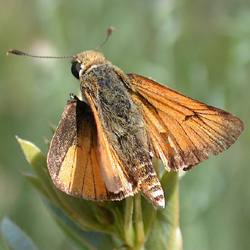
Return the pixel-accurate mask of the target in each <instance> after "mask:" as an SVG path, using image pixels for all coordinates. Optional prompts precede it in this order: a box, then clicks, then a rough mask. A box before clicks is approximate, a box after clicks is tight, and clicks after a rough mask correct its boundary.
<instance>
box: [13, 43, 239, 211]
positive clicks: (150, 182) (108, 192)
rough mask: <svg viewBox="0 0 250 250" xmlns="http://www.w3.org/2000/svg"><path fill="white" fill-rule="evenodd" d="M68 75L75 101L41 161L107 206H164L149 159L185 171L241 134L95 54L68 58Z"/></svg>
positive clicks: (230, 123) (70, 187)
mask: <svg viewBox="0 0 250 250" xmlns="http://www.w3.org/2000/svg"><path fill="white" fill-rule="evenodd" d="M106 40H107V39H106ZM9 53H14V54H19V55H28V54H25V53H23V52H20V51H16V50H9ZM28 56H30V55H28ZM35 57H37V56H35ZM71 71H72V73H73V75H74V76H75V77H76V78H77V79H79V81H80V88H81V92H82V97H83V100H80V99H79V98H77V97H76V96H75V95H73V94H71V95H70V97H71V100H70V101H69V102H68V103H67V104H66V107H65V109H64V112H63V114H62V118H61V121H60V122H59V125H58V127H57V129H56V131H55V133H54V136H53V138H52V141H51V144H50V149H49V152H48V156H47V165H48V169H49V172H50V175H51V178H52V181H53V182H54V184H55V186H56V187H57V188H59V189H60V190H62V191H63V192H65V193H67V194H69V195H72V196H76V197H80V198H83V199H87V200H92V201H106V200H111V201H113V200H122V199H124V198H126V197H128V196H133V195H134V194H135V193H137V192H139V191H140V192H141V194H142V195H143V196H144V197H145V198H146V199H147V200H148V201H149V202H151V203H152V205H153V206H154V207H155V208H156V209H157V208H164V206H165V199H164V192H163V189H162V186H161V183H160V181H159V178H158V177H157V174H156V171H155V170H154V167H153V163H152V159H153V157H156V158H158V159H160V160H162V162H163V165H164V167H165V169H166V170H167V171H171V170H175V171H177V170H180V169H182V170H189V169H192V168H193V167H194V166H196V165H198V164H199V163H200V162H202V161H204V160H206V159H208V158H209V154H210V153H213V154H214V155H217V154H219V153H221V152H223V151H224V150H225V149H227V148H229V147H230V146H231V145H232V144H233V143H234V142H235V141H236V140H237V138H238V137H239V135H240V134H241V133H242V131H243V130H244V124H243V122H242V121H241V120H240V119H239V118H237V117H236V116H234V115H232V114H230V113H228V112H226V111H224V110H221V109H218V108H215V107H212V106H209V105H206V104H204V103H202V102H199V101H196V100H193V99H191V98H189V97H186V96H185V95H183V94H180V93H178V92H176V91H174V90H171V89H170V88H168V87H166V86H164V85H162V84H159V83H158V82H156V81H153V80H151V79H149V78H146V77H143V76H139V75H136V74H125V73H123V72H122V71H121V70H120V69H119V68H118V67H116V66H114V65H112V63H111V62H109V61H107V60H106V59H105V58H104V55H103V54H102V53H100V52H97V51H96V50H95V51H85V52H82V53H80V54H78V55H76V56H73V60H72V67H71Z"/></svg>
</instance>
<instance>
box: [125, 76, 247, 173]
mask: <svg viewBox="0 0 250 250" xmlns="http://www.w3.org/2000/svg"><path fill="white" fill-rule="evenodd" d="M128 76H129V78H130V79H131V81H132V85H133V88H134V89H135V90H136V92H138V93H139V94H140V95H138V93H136V92H133V93H132V97H133V99H134V101H135V102H136V104H137V106H138V108H139V109H140V111H141V113H142V114H143V116H144V119H145V123H146V124H145V126H147V130H148V131H149V132H150V133H149V134H150V138H151V141H152V144H153V148H154V151H155V156H156V157H157V158H160V159H161V160H162V161H163V163H164V166H165V168H166V170H168V171H169V170H170V169H175V170H178V169H184V170H188V169H191V168H192V167H193V166H195V165H197V164H199V163H200V162H201V161H204V160H206V159H208V158H209V154H210V153H213V154H214V155H217V154H219V153H221V152H222V151H224V150H225V149H226V148H229V147H230V146H231V145H232V144H233V143H234V142H235V141H236V140H237V138H238V137H239V135H240V134H241V132H242V131H243V130H244V124H243V122H242V121H241V120H240V119H238V118H237V117H235V116H234V115H232V114H230V113H228V112H226V111H224V110H221V109H218V108H214V107H212V106H208V105H206V104H204V103H201V102H198V101H195V100H193V99H191V98H188V97H186V96H184V95H182V94H180V93H178V92H176V91H173V90H171V89H169V88H167V87H165V86H163V85H161V84H159V83H157V82H155V81H153V80H150V79H148V78H145V77H142V76H138V75H135V74H129V75H128Z"/></svg>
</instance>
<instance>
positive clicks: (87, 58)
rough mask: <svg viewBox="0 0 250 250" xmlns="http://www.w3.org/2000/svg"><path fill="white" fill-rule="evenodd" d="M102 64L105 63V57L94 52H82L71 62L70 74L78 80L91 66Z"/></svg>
mask: <svg viewBox="0 0 250 250" xmlns="http://www.w3.org/2000/svg"><path fill="white" fill-rule="evenodd" d="M103 62H105V57H104V55H103V54H102V53H100V52H97V51H94V50H88V51H84V52H82V53H80V54H78V55H76V56H75V58H74V59H73V60H72V62H71V63H72V66H71V72H72V74H73V75H74V76H75V77H76V78H77V79H79V78H80V76H81V75H82V74H83V73H84V72H85V71H86V70H88V69H89V68H90V67H91V66H93V65H98V64H102V63H103Z"/></svg>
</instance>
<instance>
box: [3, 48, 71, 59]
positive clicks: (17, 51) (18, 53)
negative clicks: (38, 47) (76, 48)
mask: <svg viewBox="0 0 250 250" xmlns="http://www.w3.org/2000/svg"><path fill="white" fill-rule="evenodd" d="M10 53H11V54H15V55H19V56H28V57H35V58H75V56H35V55H30V54H27V53H24V52H22V51H20V50H16V49H9V50H8V51H7V55H9V54H10Z"/></svg>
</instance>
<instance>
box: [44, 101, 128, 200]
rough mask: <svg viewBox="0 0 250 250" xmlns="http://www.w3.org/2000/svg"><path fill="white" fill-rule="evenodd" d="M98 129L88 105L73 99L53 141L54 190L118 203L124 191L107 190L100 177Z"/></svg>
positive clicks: (50, 164) (51, 169) (50, 165)
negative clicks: (57, 189)
mask: <svg viewBox="0 0 250 250" xmlns="http://www.w3.org/2000/svg"><path fill="white" fill-rule="evenodd" d="M98 155H99V154H98V146H97V128H96V124H95V120H94V116H93V114H92V112H91V111H90V108H89V106H88V105H87V104H86V103H84V102H82V101H80V100H78V99H77V98H75V99H74V100H72V101H69V102H68V103H67V105H66V107H65V110H64V112H63V115H62V119H61V121H60V123H59V125H58V127H57V129H56V132H55V134H54V136H53V138H52V141H51V144H50V149H49V153H48V157H47V164H48V169H49V172H50V175H51V178H52V180H53V182H54V184H55V185H56V187H57V188H59V189H60V190H62V191H63V192H65V193H67V194H70V195H73V196H76V197H81V198H84V199H88V200H121V199H123V198H124V196H125V195H124V193H123V192H122V191H124V190H118V191H117V192H114V190H109V189H108V187H107V185H106V184H105V182H104V178H103V176H102V172H101V169H100V168H101V167H100V160H99V156H98Z"/></svg>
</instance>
